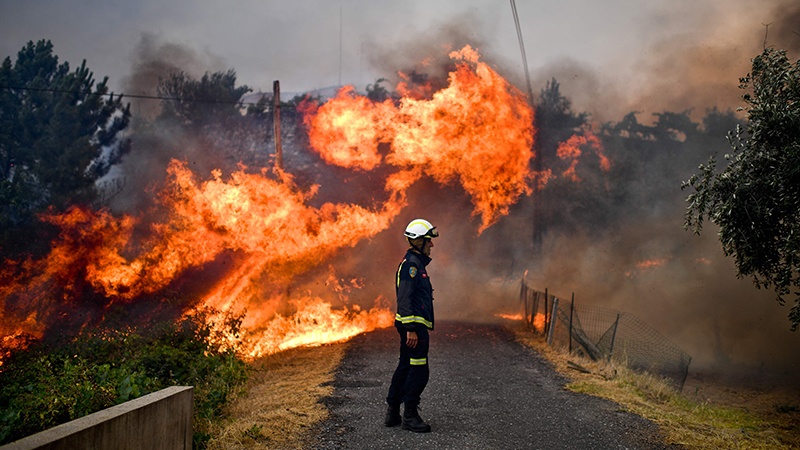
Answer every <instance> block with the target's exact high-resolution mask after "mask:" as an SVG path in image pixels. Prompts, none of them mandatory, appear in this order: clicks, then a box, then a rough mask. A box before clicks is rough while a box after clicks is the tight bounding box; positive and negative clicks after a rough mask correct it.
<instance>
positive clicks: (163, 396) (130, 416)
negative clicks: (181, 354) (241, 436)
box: [0, 386, 194, 450]
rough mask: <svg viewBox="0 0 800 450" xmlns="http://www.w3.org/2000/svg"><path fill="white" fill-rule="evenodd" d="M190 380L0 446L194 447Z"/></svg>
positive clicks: (5, 449)
mask: <svg viewBox="0 0 800 450" xmlns="http://www.w3.org/2000/svg"><path fill="white" fill-rule="evenodd" d="M193 391H194V388H193V387H191V386H173V387H169V388H166V389H162V390H160V391H158V392H153V393H152V394H148V395H145V396H143V397H139V398H137V399H134V400H131V401H129V402H125V403H122V404H120V405H117V406H112V407H111V408H108V409H104V410H102V411H98V412H96V413H94V414H90V415H88V416H84V417H81V418H79V419H75V420H73V421H72V422H67V423H65V424H62V425H58V426H56V427H53V428H50V429H49V430H45V431H42V432H41V433H37V434H34V435H33V436H28V437H26V438H23V439H20V440H18V441H15V442H12V443H10V444H8V445H4V446H2V447H0V450H12V449H13V450H28V449H46V450H75V449H120V450H127V449H130V450H133V449H152V450H162V449H163V450H167V449H169V450H173V449H184V450H191V448H192V408H193Z"/></svg>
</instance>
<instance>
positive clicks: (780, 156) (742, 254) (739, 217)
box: [683, 48, 800, 330]
mask: <svg viewBox="0 0 800 450" xmlns="http://www.w3.org/2000/svg"><path fill="white" fill-rule="evenodd" d="M740 87H741V88H742V89H751V92H748V93H746V94H745V95H744V96H743V99H744V101H745V102H746V103H747V105H748V107H747V108H746V111H747V114H748V123H747V127H746V129H742V128H737V129H736V131H735V132H733V133H730V134H729V139H730V142H731V146H732V152H731V153H730V154H728V155H725V159H726V160H727V166H726V167H725V168H724V169H723V170H722V171H721V172H718V171H717V167H716V159H715V158H713V157H712V158H711V159H710V160H709V162H708V163H707V164H703V165H701V166H700V168H699V170H700V172H699V173H696V174H694V175H692V177H691V178H689V180H688V181H686V182H685V183H684V184H683V187H684V188H686V187H692V188H694V190H695V192H693V193H692V194H690V195H689V196H688V197H687V199H686V201H687V203H688V206H687V212H686V216H685V227H686V228H687V229H691V230H693V231H695V232H697V233H699V232H700V231H701V230H702V227H703V222H704V220H705V219H708V220H710V221H711V222H713V223H715V224H717V225H718V226H719V238H720V242H721V243H722V249H723V251H724V252H725V255H727V256H732V257H733V258H734V261H735V264H736V268H737V271H738V275H739V276H748V277H752V279H753V282H754V283H755V285H756V286H758V287H759V288H767V289H774V291H775V292H776V293H777V300H778V302H779V303H780V304H783V303H784V302H785V300H786V299H787V298H788V297H790V296H793V297H794V303H795V304H794V306H793V307H792V308H791V311H790V313H789V320H790V322H791V329H792V330H797V327H798V325H800V292H798V288H800V61H797V62H795V63H794V64H792V63H791V62H790V61H789V59H788V57H787V56H786V52H785V51H782V50H775V49H770V48H767V49H765V50H764V52H763V53H761V54H760V55H759V56H757V57H755V58H754V59H753V67H752V72H751V73H750V74H748V75H747V76H746V77H745V78H742V79H741V85H740Z"/></svg>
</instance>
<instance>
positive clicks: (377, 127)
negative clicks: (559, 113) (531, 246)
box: [305, 46, 534, 232]
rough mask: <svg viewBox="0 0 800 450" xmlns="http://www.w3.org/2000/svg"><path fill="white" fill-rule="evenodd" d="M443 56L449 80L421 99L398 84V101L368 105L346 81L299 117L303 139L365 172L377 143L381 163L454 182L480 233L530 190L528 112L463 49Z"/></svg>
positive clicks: (336, 161)
mask: <svg viewBox="0 0 800 450" xmlns="http://www.w3.org/2000/svg"><path fill="white" fill-rule="evenodd" d="M450 57H451V58H452V59H453V60H454V61H456V68H455V70H454V71H453V72H451V73H450V75H449V85H448V86H447V87H446V88H444V89H441V90H439V91H436V92H434V93H433V94H432V95H431V97H430V98H429V99H421V98H418V97H419V96H420V95H419V93H418V92H411V90H409V89H408V88H405V89H399V90H400V91H401V93H404V94H405V95H404V96H403V98H401V99H400V101H399V104H397V105H395V104H393V103H392V102H391V100H387V101H385V102H382V103H376V102H371V101H369V100H368V99H367V98H365V97H360V96H357V95H355V94H354V93H353V90H352V88H350V87H346V88H343V89H342V90H340V91H339V93H338V95H337V96H336V97H335V98H334V99H332V100H330V101H328V102H327V103H325V104H324V105H322V106H321V107H320V108H319V109H317V110H316V111H312V113H311V114H309V115H307V116H306V118H305V120H306V123H307V124H308V126H309V130H310V131H309V133H310V136H311V145H312V147H313V148H314V149H315V150H316V151H317V152H319V153H320V155H321V157H322V158H323V159H324V160H325V161H328V162H331V163H334V164H338V165H341V166H344V167H352V168H359V169H362V170H371V169H373V168H375V167H377V166H378V164H379V163H380V162H381V159H382V158H381V154H380V148H379V145H380V144H382V143H385V144H388V147H389V149H388V150H387V154H386V156H385V158H384V161H385V162H386V163H388V164H390V165H392V166H395V167H399V168H401V169H410V168H418V169H420V171H421V172H419V173H420V174H426V175H429V176H431V177H432V178H433V179H434V180H436V181H437V182H439V183H449V182H451V181H456V180H457V181H459V182H460V184H461V186H462V187H463V188H464V190H465V191H466V192H467V193H468V194H469V195H470V196H471V198H472V202H473V205H474V211H473V214H476V215H480V216H481V225H480V228H479V232H480V231H483V230H485V229H486V228H487V227H489V226H490V225H492V224H493V223H494V222H496V221H497V219H499V218H500V217H501V216H503V215H505V214H507V213H508V207H509V206H510V205H512V204H513V203H515V202H516V201H517V200H518V199H519V197H520V196H521V195H522V194H529V193H530V192H531V189H530V187H529V186H528V180H529V179H530V178H531V177H532V175H533V174H532V173H531V171H530V160H531V158H532V157H533V152H532V150H531V145H532V143H533V138H534V129H533V121H532V120H533V111H532V110H531V108H530V106H529V105H528V104H527V102H526V101H525V97H524V96H523V95H522V94H521V92H520V91H519V90H517V89H516V88H514V87H513V86H511V85H510V84H509V83H508V82H507V81H505V80H504V79H503V78H502V77H501V76H500V75H499V74H498V73H497V72H495V71H494V70H492V69H491V68H490V67H489V66H488V65H486V64H485V63H482V62H480V61H479V55H478V53H477V52H476V51H475V50H474V49H472V48H471V47H469V46H466V47H464V48H463V49H461V50H460V51H455V52H452V53H451V54H450ZM401 87H402V85H401ZM350 117H357V118H358V120H349V118H350Z"/></svg>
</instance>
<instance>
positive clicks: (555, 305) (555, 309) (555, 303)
mask: <svg viewBox="0 0 800 450" xmlns="http://www.w3.org/2000/svg"><path fill="white" fill-rule="evenodd" d="M557 313H558V297H553V312H552V313H551V314H550V328H549V329H548V330H547V331H548V333H547V345H551V344H552V343H553V328H555V327H554V326H553V319H554V318H555V317H556V314H557Z"/></svg>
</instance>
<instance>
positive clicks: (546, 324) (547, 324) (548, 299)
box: [542, 288, 550, 334]
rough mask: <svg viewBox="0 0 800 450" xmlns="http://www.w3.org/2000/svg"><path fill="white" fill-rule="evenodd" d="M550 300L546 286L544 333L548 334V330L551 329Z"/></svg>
mask: <svg viewBox="0 0 800 450" xmlns="http://www.w3.org/2000/svg"><path fill="white" fill-rule="evenodd" d="M549 301H550V296H549V295H548V294H547V288H544V323H543V324H542V334H547V330H549V329H550V320H549V317H547V310H548V308H547V307H548V306H549V305H548V302H549Z"/></svg>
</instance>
